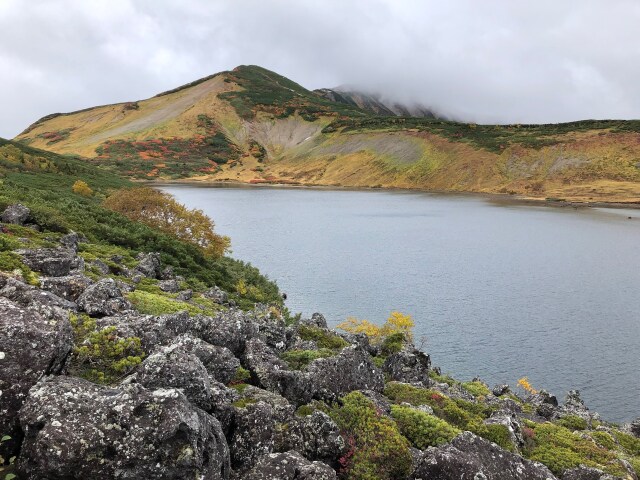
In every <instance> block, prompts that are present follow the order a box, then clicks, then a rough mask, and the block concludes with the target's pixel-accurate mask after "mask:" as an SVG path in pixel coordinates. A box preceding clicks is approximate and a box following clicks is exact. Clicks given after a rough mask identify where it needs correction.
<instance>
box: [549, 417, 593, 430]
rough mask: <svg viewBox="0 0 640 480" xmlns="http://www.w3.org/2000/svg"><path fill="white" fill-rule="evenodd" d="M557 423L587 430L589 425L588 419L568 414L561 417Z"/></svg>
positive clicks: (570, 427) (569, 427)
mask: <svg viewBox="0 0 640 480" xmlns="http://www.w3.org/2000/svg"><path fill="white" fill-rule="evenodd" d="M556 423H557V424H558V425H560V426H561V427H564V428H567V429H569V430H586V428H587V426H588V425H587V421H586V420H585V419H584V418H582V417H578V416H577V415H567V416H566V417H562V418H560V419H559V420H558V421H557V422H556Z"/></svg>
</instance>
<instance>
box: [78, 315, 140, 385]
mask: <svg viewBox="0 0 640 480" xmlns="http://www.w3.org/2000/svg"><path fill="white" fill-rule="evenodd" d="M71 325H72V327H73V332H74V348H73V357H72V361H71V366H70V372H71V373H72V374H73V375H76V376H79V377H82V378H86V379H87V380H90V381H92V382H95V383H111V382H113V381H115V380H117V379H118V378H120V377H122V376H124V375H126V374H127V373H128V372H129V371H131V370H132V369H133V368H134V367H135V366H137V365H138V364H140V362H142V359H143V358H144V356H145V355H144V352H143V350H142V348H141V346H140V339H139V338H138V337H125V338H122V337H119V336H118V334H117V332H116V327H106V328H103V329H101V330H98V328H97V326H96V322H95V320H93V319H92V318H90V317H88V316H86V315H72V316H71Z"/></svg>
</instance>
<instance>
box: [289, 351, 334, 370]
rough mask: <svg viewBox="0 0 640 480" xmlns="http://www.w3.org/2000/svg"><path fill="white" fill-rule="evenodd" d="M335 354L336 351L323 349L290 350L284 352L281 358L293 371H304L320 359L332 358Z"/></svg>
mask: <svg viewBox="0 0 640 480" xmlns="http://www.w3.org/2000/svg"><path fill="white" fill-rule="evenodd" d="M335 354H336V352H335V351H334V350H329V349H328V348H321V349H320V350H289V351H287V352H284V353H283V354H282V357H281V358H282V360H284V361H285V362H286V363H287V365H289V368H291V369H292V370H302V369H304V368H306V367H307V366H308V365H309V364H310V363H311V362H313V361H314V360H316V359H318V358H327V357H332V356H334V355H335Z"/></svg>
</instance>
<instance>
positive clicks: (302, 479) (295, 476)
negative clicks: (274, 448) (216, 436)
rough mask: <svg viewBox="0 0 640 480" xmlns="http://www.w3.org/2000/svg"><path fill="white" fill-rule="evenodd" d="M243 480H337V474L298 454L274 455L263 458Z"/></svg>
mask: <svg viewBox="0 0 640 480" xmlns="http://www.w3.org/2000/svg"><path fill="white" fill-rule="evenodd" d="M237 478H242V479H243V480H335V479H336V478H337V477H336V472H335V471H334V470H333V469H331V467H329V466H328V465H325V464H324V463H321V462H310V461H309V460H306V459H305V458H304V457H303V456H302V455H300V454H299V453H298V452H295V451H291V452H284V453H272V454H269V455H265V456H263V457H261V458H260V459H259V460H258V462H257V463H256V465H255V466H254V467H253V468H252V469H251V470H250V471H249V472H247V473H245V474H243V475H242V477H237Z"/></svg>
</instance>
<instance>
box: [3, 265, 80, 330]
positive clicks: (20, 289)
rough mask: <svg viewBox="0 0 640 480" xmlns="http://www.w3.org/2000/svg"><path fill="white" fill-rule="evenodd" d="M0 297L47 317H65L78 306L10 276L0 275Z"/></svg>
mask: <svg viewBox="0 0 640 480" xmlns="http://www.w3.org/2000/svg"><path fill="white" fill-rule="evenodd" d="M0 297H4V298H7V299H9V300H11V301H13V302H15V303H16V304H18V305H20V306H21V307H24V308H27V309H29V310H32V311H34V312H38V313H39V314H40V315H42V316H43V317H45V318H47V319H50V320H51V319H63V318H67V316H68V313H67V312H69V311H72V312H75V311H77V310H78V306H77V305H76V304H75V303H73V302H70V301H68V300H65V299H64V298H61V297H59V296H57V295H55V294H54V293H52V292H48V291H45V290H40V289H38V288H35V287H33V286H31V285H27V284H26V283H24V282H21V281H20V280H16V279H15V278H12V277H7V276H4V275H0Z"/></svg>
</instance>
